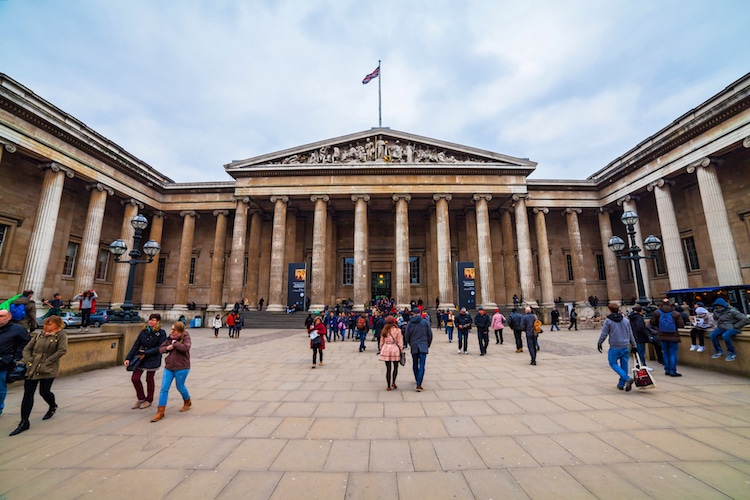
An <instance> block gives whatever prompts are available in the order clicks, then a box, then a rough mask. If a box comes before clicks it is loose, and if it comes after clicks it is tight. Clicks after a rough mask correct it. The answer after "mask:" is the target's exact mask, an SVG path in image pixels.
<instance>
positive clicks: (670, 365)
mask: <svg viewBox="0 0 750 500" xmlns="http://www.w3.org/2000/svg"><path fill="white" fill-rule="evenodd" d="M650 324H651V326H653V327H655V328H658V329H659V334H658V335H659V341H660V342H661V350H662V352H663V353H664V373H665V374H666V375H669V376H670V377H682V374H681V373H677V347H678V345H677V344H678V343H679V342H680V333H679V332H678V331H677V330H678V329H679V328H682V327H683V326H685V322H684V320H683V319H682V316H681V315H680V313H678V312H677V311H675V310H674V307H672V304H671V303H670V302H669V299H666V298H665V299H663V300H662V301H661V305H660V306H659V308H658V309H657V310H656V311H654V314H653V315H652V316H651V321H650Z"/></svg>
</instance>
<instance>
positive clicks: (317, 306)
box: [307, 304, 326, 313]
mask: <svg viewBox="0 0 750 500" xmlns="http://www.w3.org/2000/svg"><path fill="white" fill-rule="evenodd" d="M325 308H326V306H325V304H312V305H311V306H310V307H308V308H307V311H308V312H312V311H318V313H322V312H323V310H324V309H325Z"/></svg>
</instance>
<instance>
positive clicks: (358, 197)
mask: <svg viewBox="0 0 750 500" xmlns="http://www.w3.org/2000/svg"><path fill="white" fill-rule="evenodd" d="M357 200H364V202H365V203H369V201H370V195H369V194H353V195H352V201H353V202H355V203H356V202H357Z"/></svg>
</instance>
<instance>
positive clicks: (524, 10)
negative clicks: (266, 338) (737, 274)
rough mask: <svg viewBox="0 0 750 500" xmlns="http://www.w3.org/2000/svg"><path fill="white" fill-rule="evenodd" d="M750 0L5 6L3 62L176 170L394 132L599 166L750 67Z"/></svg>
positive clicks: (209, 171)
mask: <svg viewBox="0 0 750 500" xmlns="http://www.w3.org/2000/svg"><path fill="white" fill-rule="evenodd" d="M748 25H750V2H749V1H747V0H711V1H708V0H700V1H698V0H629V1H620V0H580V1H574V0H538V1H535V0H460V1H459V0H453V1H449V0H379V1H365V0H164V1H158V2H154V1H150V0H127V1H124V0H106V1H101V0H65V1H61V0H0V72H2V73H5V74H7V75H8V76H10V77H11V78H13V79H14V80H16V81H18V82H20V83H21V84H22V85H24V86H26V87H28V88H29V89H30V90H32V91H33V92H34V93H36V94H37V95H39V96H40V97H42V98H43V99H45V100H47V101H48V102H51V103H52V104H53V105H55V106H57V107H58V108H60V109H62V110H63V111H64V112H66V113H68V114H70V115H72V116H74V117H75V118H76V119H78V120H80V121H81V122H83V123H85V124H86V125H87V126H89V127H91V128H92V129H94V130H96V131H97V132H98V133H100V134H101V135H103V136H104V137H106V138H108V139H109V140H111V141H113V142H115V143H116V144H118V145H119V146H121V147H122V148H124V149H125V150H126V151H128V152H129V153H130V154H132V155H134V156H136V157H137V158H139V159H140V160H142V161H144V162H146V163H148V164H149V165H151V166H152V167H154V168H156V169H157V170H159V171H160V172H162V173H163V174H165V175H167V176H168V177H170V178H172V179H174V180H175V181H178V182H203V181H212V182H215V181H229V180H231V177H230V176H229V175H228V174H227V173H226V172H225V170H224V165H225V164H227V163H229V162H231V161H233V160H242V159H247V158H251V157H254V156H258V155H263V154H268V153H273V152H275V151H279V150H282V149H286V148H291V147H295V146H300V145H303V144H308V143H311V142H315V141H321V140H326V139H332V138H335V137H338V136H342V135H346V134H351V133H355V132H360V131H363V130H368V129H370V128H371V127H375V126H378V80H373V81H372V82H371V83H369V84H367V85H363V84H362V78H364V76H365V75H366V74H368V73H370V72H372V71H373V70H374V69H375V68H376V67H377V66H378V61H379V60H381V61H382V65H381V76H380V80H381V81H380V84H381V87H382V114H383V126H384V127H390V128H392V129H395V130H400V131H403V132H408V133H412V134H417V135H421V136H426V137H431V138H434V139H438V140H444V141H449V142H454V143H459V144H464V145H467V146H471V147H475V148H480V149H485V150H489V151H494V152H497V153H501V154H506V155H510V156H515V157H519V158H529V159H531V160H532V161H535V162H537V163H538V166H537V169H536V171H535V172H534V173H533V174H532V175H531V176H530V178H531V179H570V180H575V179H585V178H587V177H588V176H590V175H592V174H593V173H594V172H596V171H597V170H599V169H601V168H603V167H604V166H606V165H607V164H608V163H609V162H611V161H613V160H614V159H616V158H617V157H619V156H621V155H622V154H624V153H626V152H627V151H628V150H630V149H631V148H633V147H635V146H636V145H637V144H638V143H640V142H641V141H643V140H644V139H646V138H647V137H649V136H651V135H652V134H654V133H656V132H658V131H659V130H660V129H662V128H663V127H665V126H667V125H669V124H670V123H672V122H673V121H674V120H676V119H677V118H679V117H680V116H682V115H683V114H684V113H686V112H688V111H689V110H691V109H693V108H695V107H696V106H698V105H699V104H701V103H702V102H704V101H705V100H707V99H708V98H710V97H712V96H713V95H715V94H716V93H718V92H720V91H721V90H723V89H724V88H726V87H727V86H729V85H730V84H731V83H733V82H734V81H735V80H737V79H739V78H740V77H742V76H743V75H745V74H746V73H748V72H750V35H748Z"/></svg>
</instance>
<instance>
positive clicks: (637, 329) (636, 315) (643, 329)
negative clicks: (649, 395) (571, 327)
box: [605, 304, 651, 370]
mask: <svg viewBox="0 0 750 500" xmlns="http://www.w3.org/2000/svg"><path fill="white" fill-rule="evenodd" d="M643 316H644V313H643V307H642V306H641V305H640V304H636V305H635V307H633V310H632V311H630V314H628V321H630V329H631V330H632V331H633V337H634V338H635V343H636V349H637V350H638V357H639V358H640V359H641V366H644V367H645V366H647V364H648V363H646V344H648V343H649V340H648V339H649V333H650V331H649V329H648V327H647V326H646V321H645V320H644V319H643ZM605 321H606V320H605ZM648 369H649V370H651V368H648Z"/></svg>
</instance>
